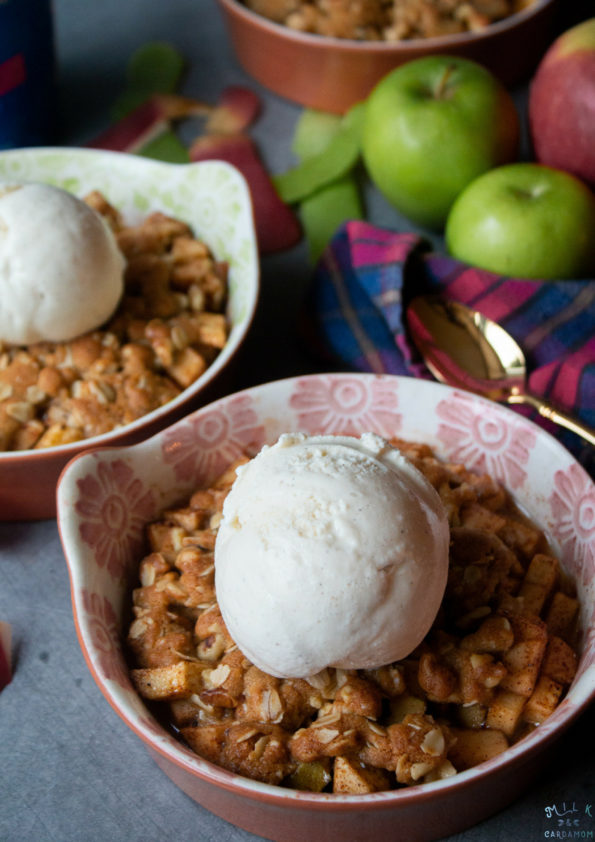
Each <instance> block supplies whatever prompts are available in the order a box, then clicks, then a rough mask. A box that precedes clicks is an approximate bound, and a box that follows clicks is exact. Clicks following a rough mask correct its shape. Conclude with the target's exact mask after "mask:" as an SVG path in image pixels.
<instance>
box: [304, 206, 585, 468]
mask: <svg viewBox="0 0 595 842" xmlns="http://www.w3.org/2000/svg"><path fill="white" fill-rule="evenodd" d="M423 293H440V294H441V295H443V296H444V297H445V298H448V299H453V300H455V301H459V302H461V303H463V304H466V305H468V306H469V307H471V308H473V309H474V310H479V311H480V312H481V313H483V314H484V315H485V316H487V317H488V318H490V319H492V320H494V321H496V322H498V323H499V324H500V325H501V326H502V327H503V328H504V329H505V330H507V331H508V332H509V333H510V334H511V335H512V336H513V337H514V338H515V339H516V341H517V342H518V344H519V345H520V347H521V348H522V349H523V352H524V353H525V356H526V360H527V369H528V380H527V388H528V391H530V392H531V393H532V394H534V395H536V396H538V397H541V398H543V399H544V400H546V401H548V402H549V403H551V404H553V405H554V406H556V407H558V408H559V409H561V410H564V411H566V412H568V413H570V414H572V415H574V416H576V417H577V418H579V419H581V420H582V421H584V422H585V423H586V424H588V425H590V426H591V427H595V280H584V281H583V280H564V281H533V280H525V279H517V278H511V277H504V276H501V275H498V274H495V273H493V272H488V271H485V270H482V269H477V268H475V267H472V266H469V265H467V264H465V263H462V262H460V261H458V260H455V259H454V258H451V257H448V256H445V255H442V254H438V253H435V252H432V251H431V249H430V244H429V243H428V242H427V241H426V240H424V238H423V237H420V236H418V235H417V234H413V233H395V232H394V231H390V230H387V229H385V228H380V227H378V226H374V225H372V224H370V223H367V222H360V221H353V222H348V223H346V224H345V225H343V226H342V227H341V228H340V229H339V230H338V231H337V232H336V234H335V236H334V237H333V239H332V240H331V242H330V243H329V245H328V247H327V249H326V251H325V253H324V254H323V256H322V257H321V259H320V261H319V262H318V264H317V266H316V268H315V271H314V276H313V280H312V284H311V287H310V290H309V293H308V296H307V300H306V306H305V308H304V324H303V327H304V335H305V337H306V339H307V342H308V344H309V346H310V348H311V349H312V350H314V351H315V352H316V353H317V355H318V356H320V357H321V358H322V359H324V360H325V361H326V362H327V363H331V364H333V365H335V366H337V365H338V366H340V367H343V368H345V367H346V368H349V369H354V370H358V371H368V372H376V373H387V374H399V375H405V376H414V377H424V378H430V379H433V377H432V375H431V374H430V372H429V371H428V369H427V368H426V366H425V365H424V364H423V362H422V360H421V357H420V355H419V353H418V352H417V349H416V348H415V346H414V344H413V343H412V341H411V339H410V337H409V335H408V331H407V325H406V320H405V313H406V309H407V305H408V303H409V301H410V300H411V299H412V298H413V297H415V296H416V295H420V294H423ZM513 409H515V410H516V411H518V412H520V413H521V414H523V415H525V416H528V417H530V418H531V419H532V420H534V421H536V422H537V423H538V424H540V425H541V426H543V427H544V428H546V429H547V430H548V431H549V432H551V433H553V434H554V435H555V436H556V438H558V439H559V440H560V441H561V442H562V443H563V444H564V445H565V446H566V447H568V448H569V449H570V450H571V451H572V452H573V453H574V455H575V456H576V457H577V459H578V460H579V461H580V462H581V463H582V464H583V465H584V466H585V467H586V468H587V470H589V472H590V473H591V474H594V473H595V453H594V451H595V449H594V448H593V447H592V446H591V445H589V444H588V443H586V442H585V441H584V440H583V439H581V438H580V437H579V436H577V435H575V434H573V433H571V432H569V431H566V430H562V428H561V427H558V426H556V425H554V424H552V423H551V422H549V421H547V420H546V419H544V418H543V417H542V416H540V415H539V414H538V413H537V412H536V411H535V410H532V409H530V408H528V407H525V406H520V405H518V406H517V405H515V406H514V407H513Z"/></svg>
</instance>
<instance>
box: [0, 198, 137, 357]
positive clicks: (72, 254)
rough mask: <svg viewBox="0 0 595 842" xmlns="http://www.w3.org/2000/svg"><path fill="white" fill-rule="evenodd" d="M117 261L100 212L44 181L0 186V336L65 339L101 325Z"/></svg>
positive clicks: (120, 263)
mask: <svg viewBox="0 0 595 842" xmlns="http://www.w3.org/2000/svg"><path fill="white" fill-rule="evenodd" d="M123 271H124V258H123V256H122V253H121V252H120V250H119V249H118V247H117V244H116V240H115V237H114V235H113V233H112V232H111V230H110V229H109V228H108V226H107V224H106V223H105V222H104V220H103V219H102V218H101V216H100V215H99V214H98V213H97V212H96V211H94V210H93V209H92V208H90V207H89V206H88V205H86V204H85V203H84V202H83V201H82V200H81V199H77V198H76V197H75V196H72V195H71V194H70V193H67V192H66V191H65V190H60V189H59V188H57V187H52V186H50V185H48V184H37V183H31V184H23V185H15V186H6V185H5V186H2V185H0V340H2V341H4V342H6V343H9V344H15V345H25V344H29V343H32V342H39V341H43V340H48V341H53V342H60V341H66V340H68V339H73V338H74V337H75V336H79V335H80V334H82V333H86V332H87V331H89V330H93V329H94V328H96V327H99V326H100V325H101V324H103V322H104V321H106V319H108V318H109V317H110V316H111V315H112V314H113V312H114V310H115V309H116V307H117V305H118V302H119V300H120V297H121V295H122V290H123Z"/></svg>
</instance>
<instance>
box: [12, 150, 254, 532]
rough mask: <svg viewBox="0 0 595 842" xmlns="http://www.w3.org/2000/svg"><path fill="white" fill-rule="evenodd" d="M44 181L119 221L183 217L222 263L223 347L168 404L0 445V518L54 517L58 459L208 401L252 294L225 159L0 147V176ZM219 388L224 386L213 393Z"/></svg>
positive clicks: (236, 182) (245, 220)
mask: <svg viewBox="0 0 595 842" xmlns="http://www.w3.org/2000/svg"><path fill="white" fill-rule="evenodd" d="M1 181H7V182H12V183H19V182H20V181H42V182H47V183H51V184H55V185H56V186H58V187H62V188H64V189H67V190H70V191H71V192H73V193H75V194H76V195H79V196H84V195H85V194H86V193H88V192H89V191H90V190H93V189H97V190H101V191H102V192H103V193H104V195H105V196H106V197H107V199H108V200H109V201H110V202H111V203H112V204H113V205H115V206H116V207H117V208H118V209H119V210H120V211H121V212H122V213H123V216H124V219H125V221H126V222H129V223H134V222H136V221H139V220H141V219H143V218H144V217H145V216H146V215H147V214H148V213H150V212H151V211H154V210H160V211H163V212H165V213H169V214H170V215H173V216H176V217H177V218H179V219H182V220H184V221H185V222H187V223H188V224H190V225H191V226H192V228H193V230H194V232H195V233H196V234H197V235H200V237H201V238H202V239H204V240H205V242H206V243H207V244H208V245H209V246H210V247H211V249H212V251H213V252H214V254H215V256H216V257H217V258H218V259H220V260H226V261H228V263H229V267H230V275H229V278H230V294H229V303H228V316H229V319H230V323H231V332H230V336H229V339H228V342H227V345H226V346H225V348H224V349H223V350H222V351H221V353H220V354H219V355H218V357H217V358H216V359H215V361H214V362H213V364H212V365H211V366H210V367H209V368H208V369H207V370H206V371H205V372H204V374H203V375H202V376H201V377H199V378H198V380H196V381H195V382H194V383H193V384H192V385H191V386H189V387H188V388H187V389H185V390H184V391H183V392H182V393H181V394H180V395H178V396H177V397H176V398H175V399H174V400H172V401H171V402H170V403H168V404H166V405H164V406H163V407H160V408H159V409H156V410H154V411H153V412H150V413H148V414H147V415H145V416H144V417H142V418H140V419H138V420H137V421H135V422H133V423H132V424H129V425H127V426H126V427H124V428H120V429H118V430H114V431H112V432H110V433H106V434H104V435H101V436H95V437H93V438H89V439H85V440H84V441H80V442H75V443H73V444H67V445H61V446H59V447H52V448H48V449H45V450H28V451H18V452H0V520H17V519H18V520H24V519H34V518H46V517H53V516H54V515H55V510H56V503H55V497H56V482H57V480H58V476H59V475H60V471H61V470H62V468H63V467H64V465H65V464H66V463H67V462H68V460H69V459H71V458H72V457H73V456H74V455H75V454H76V453H79V452H81V451H82V450H84V449H86V448H88V447H96V446H100V445H102V446H103V445H115V444H123V443H124V442H128V443H130V442H133V441H139V440H140V439H142V438H146V437H147V436H149V435H151V434H153V433H155V432H157V430H159V429H161V428H163V427H165V426H167V425H168V424H171V423H172V421H174V420H176V419H177V418H180V417H181V416H182V415H183V414H185V413H187V412H189V411H190V410H191V409H195V408H196V407H197V406H199V405H200V403H201V402H202V403H205V402H206V401H207V400H209V399H212V397H213V395H212V394H211V396H210V398H209V397H207V394H208V392H213V391H214V390H215V389H217V388H218V384H219V383H220V381H221V380H222V379H223V377H224V375H225V374H227V372H228V370H229V367H230V363H231V361H232V359H233V358H234V356H235V355H236V353H237V351H238V349H239V348H240V346H241V344H242V342H243V340H244V339H245V337H246V334H247V332H248V329H249V327H250V324H251V321H252V318H253V315H254V311H255V308H256V303H257V299H258V279H259V275H258V265H259V264H258V252H257V246H256V237H255V232H254V223H253V219H252V205H251V202H250V194H249V192H248V189H247V187H246V183H245V181H244V179H243V177H242V176H241V175H240V174H239V172H238V171H237V170H236V169H235V168H232V167H231V166H229V165H228V164H224V163H220V162H217V161H209V162H205V163H199V164H187V165H173V164H164V163H161V162H157V161H153V160H149V159H148V158H141V157H138V156H133V155H125V154H122V153H118V152H103V151H97V150H91V149H88V150H86V149H61V148H47V149H42V148H38V149H16V150H11V151H8V152H2V153H0V182H1ZM221 393H222V392H221Z"/></svg>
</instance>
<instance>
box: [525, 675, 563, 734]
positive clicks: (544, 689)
mask: <svg viewBox="0 0 595 842" xmlns="http://www.w3.org/2000/svg"><path fill="white" fill-rule="evenodd" d="M563 690H564V688H563V686H562V685H561V684H559V683H558V682H557V681H554V679H553V678H550V677H549V676H548V675H542V676H541V678H540V679H539V681H538V682H537V685H536V687H535V690H534V691H533V695H532V696H531V698H530V699H528V700H527V704H526V705H525V707H524V710H523V719H524V720H525V722H530V723H532V724H534V725H540V724H541V723H542V722H543V721H544V720H546V719H547V718H548V716H549V715H550V714H552V713H553V712H554V710H555V709H556V707H557V705H558V702H559V701H560V696H561V695H562V692H563Z"/></svg>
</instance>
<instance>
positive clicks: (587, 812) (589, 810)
mask: <svg viewBox="0 0 595 842" xmlns="http://www.w3.org/2000/svg"><path fill="white" fill-rule="evenodd" d="M544 809H545V821H546V828H545V830H544V833H543V835H544V838H545V839H593V838H594V834H595V822H594V821H593V817H594V815H595V809H594V805H593V804H591V803H587V802H585V803H581V802H577V801H562V802H560V803H556V804H549V805H547V806H546V807H545V808H544Z"/></svg>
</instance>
